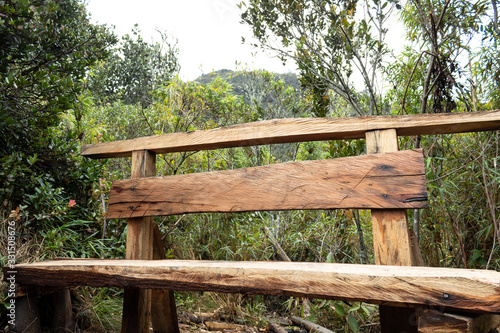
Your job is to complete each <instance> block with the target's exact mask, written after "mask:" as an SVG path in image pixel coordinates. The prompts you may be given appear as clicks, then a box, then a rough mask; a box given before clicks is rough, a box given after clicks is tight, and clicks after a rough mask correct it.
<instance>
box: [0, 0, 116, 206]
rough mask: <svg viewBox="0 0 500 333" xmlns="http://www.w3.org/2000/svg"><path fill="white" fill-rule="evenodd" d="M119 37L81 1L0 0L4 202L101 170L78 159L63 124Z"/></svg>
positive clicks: (82, 190)
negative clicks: (85, 82) (98, 22)
mask: <svg viewBox="0 0 500 333" xmlns="http://www.w3.org/2000/svg"><path fill="white" fill-rule="evenodd" d="M114 42H115V37H114V36H113V35H112V34H111V33H110V32H108V30H107V29H106V28H105V27H104V26H98V25H93V24H91V23H90V22H89V18H88V15H87V12H86V10H85V7H84V6H83V5H82V4H80V3H79V2H78V1H77V0H64V1H55V0H39V1H15V0H6V1H2V2H0V44H1V45H2V47H1V48H0V132H1V133H2V134H1V136H0V163H2V165H3V166H4V168H3V170H2V172H1V173H0V197H1V202H2V203H3V204H4V205H5V206H7V207H9V206H11V205H12V206H13V207H16V206H17V205H20V204H21V203H22V202H23V200H27V198H28V197H29V195H33V193H34V191H35V190H37V189H38V190H40V188H41V187H43V188H49V187H50V188H54V189H58V188H62V187H64V186H67V188H71V187H72V186H74V185H72V184H76V183H77V182H76V181H73V182H72V181H71V180H70V178H71V177H69V175H70V174H74V173H78V172H80V173H81V176H82V177H81V178H80V179H81V180H83V179H87V180H88V179H89V178H92V177H94V176H95V173H93V176H90V171H88V170H80V169H79V165H82V164H81V163H79V162H78V161H76V160H75V159H73V155H72V154H74V153H75V150H76V149H77V148H76V146H75V143H74V142H73V140H74V139H75V138H76V135H74V134H73V133H71V131H69V130H65V131H60V130H59V128H58V127H57V125H58V124H59V122H60V116H61V115H63V114H64V113H65V112H67V111H68V110H70V109H72V108H73V107H74V106H75V104H76V103H77V101H78V96H79V95H80V94H81V92H82V90H83V86H82V85H81V80H82V79H83V78H84V76H85V74H86V73H87V71H88V69H89V68H90V66H92V65H93V64H95V63H96V62H97V61H99V60H102V59H104V58H105V57H106V55H107V53H108V52H107V48H108V47H109V46H110V45H112V44H113V43H114ZM78 170H80V171H78ZM92 172H93V171H92ZM88 185H89V184H88V183H86V185H85V186H88ZM41 191H43V190H41ZM61 191H62V190H61ZM76 191H77V192H78V193H80V194H81V193H85V188H84V187H81V188H79V189H77V190H76ZM77 192H74V193H75V195H76V193H77ZM61 193H62V192H61ZM66 195H67V194H64V195H61V198H63V197H66ZM83 195H84V196H85V195H86V194H83ZM30 208H33V209H35V207H30ZM7 209H8V208H7Z"/></svg>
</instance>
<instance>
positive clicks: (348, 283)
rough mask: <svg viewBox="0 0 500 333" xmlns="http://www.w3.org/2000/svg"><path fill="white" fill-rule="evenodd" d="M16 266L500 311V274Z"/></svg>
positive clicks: (52, 273) (142, 264)
mask: <svg viewBox="0 0 500 333" xmlns="http://www.w3.org/2000/svg"><path fill="white" fill-rule="evenodd" d="M15 270H16V271H17V274H16V282H18V283H20V284H23V285H31V284H35V285H39V286H60V287H66V286H70V287H71V286H76V285H89V286H93V287H107V286H115V287H122V288H127V287H140V288H152V289H169V290H192V291H195V290H200V291H216V292H227V293H242V294H265V295H277V296H297V297H308V298H324V299H339V300H347V301H363V302H368V303H373V304H384V305H392V306H428V307H434V308H439V309H445V308H446V309H462V310H466V311H472V312H494V313H499V312H500V273H499V272H495V271H485V270H467V269H451V268H430V267H425V268H424V267H401V266H377V265H358V264H329V263H298V262H292V263H291V262H256V261H246V262H228V261H197V260H195V261H185V260H145V261H139V260H125V259H123V260H120V259H107V260H97V259H94V260H93V259H70V260H55V261H48V262H41V263H33V264H20V265H16V266H15ZM6 275H7V274H6ZM6 275H4V276H6Z"/></svg>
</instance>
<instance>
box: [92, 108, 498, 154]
mask: <svg viewBox="0 0 500 333" xmlns="http://www.w3.org/2000/svg"><path fill="white" fill-rule="evenodd" d="M384 129H395V130H396V131H397V134H398V135H399V136H408V135H425V134H445V133H461V132H474V131H486V130H498V129H500V110H495V111H483V112H466V113H441V114H424V115H407V116H366V117H354V118H299V119H275V120H266V121H261V122H255V123H247V124H241V125H234V126H230V127H225V128H219V129H211V130H203V131H194V132H185V133H172V134H166V135H158V136H150V137H142V138H137V139H133V140H123V141H115V142H105V143H99V144H93V145H85V146H83V147H82V155H83V156H86V157H90V158H111V157H130V156H131V154H132V151H134V150H142V149H147V150H150V151H152V152H154V153H156V154H160V153H171V152H180V151H195V150H209V149H218V148H229V147H243V146H252V145H264V144H274V143H289V142H304V141H317V140H338V139H361V138H364V137H365V133H366V132H368V131H375V130H384Z"/></svg>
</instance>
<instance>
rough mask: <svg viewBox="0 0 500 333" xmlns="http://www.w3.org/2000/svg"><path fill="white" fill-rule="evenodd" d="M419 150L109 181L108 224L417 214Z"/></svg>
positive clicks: (421, 194)
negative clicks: (268, 215)
mask: <svg viewBox="0 0 500 333" xmlns="http://www.w3.org/2000/svg"><path fill="white" fill-rule="evenodd" d="M426 199H427V189H426V183H425V168H424V159H423V154H422V150H407V151H402V152H395V153H388V154H380V155H365V156H356V157H346V158H338V159H330V160H321V161H304V162H291V163H281V164H274V165H268V166H261V167H253V168H247V169H236V170H227V171H217V172H206V173H198V174H186V175H177V176H169V177H162V178H142V179H130V180H118V181H116V182H114V183H113V186H112V188H111V194H110V199H109V202H108V203H109V208H108V213H107V217H108V218H129V217H138V216H154V215H174V214H183V213H199V212H243V211H264V210H290V209H333V208H365V209H366V208H416V207H419V208H422V207H426Z"/></svg>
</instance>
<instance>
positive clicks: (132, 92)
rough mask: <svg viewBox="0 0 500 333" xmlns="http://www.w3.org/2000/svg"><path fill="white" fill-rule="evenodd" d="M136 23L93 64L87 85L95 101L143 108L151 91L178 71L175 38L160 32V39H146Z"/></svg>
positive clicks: (147, 103)
mask: <svg viewBox="0 0 500 333" xmlns="http://www.w3.org/2000/svg"><path fill="white" fill-rule="evenodd" d="M140 33H141V32H140V29H139V27H138V26H137V25H135V26H134V28H133V29H132V35H128V34H127V35H125V36H123V37H122V41H121V43H120V45H119V47H117V48H115V49H113V50H112V53H111V56H110V57H108V59H107V60H106V61H104V62H100V63H98V64H97V66H95V67H94V68H93V71H92V72H91V73H90V76H89V79H88V89H89V90H90V92H91V96H92V98H93V99H94V101H95V102H96V103H97V104H103V103H113V102H115V101H117V100H121V101H123V103H125V104H127V105H128V104H137V103H139V104H140V105H141V106H142V107H143V108H145V107H147V106H149V105H150V104H151V103H152V102H153V99H152V96H151V92H152V91H154V90H156V89H157V88H158V87H160V86H161V85H166V84H167V83H168V81H170V80H171V79H172V78H173V77H174V76H175V75H176V74H177V72H178V71H179V68H180V65H179V62H178V59H177V56H178V53H179V50H178V49H177V47H176V41H173V42H171V41H169V38H168V36H166V35H165V34H164V33H161V32H159V33H160V34H161V37H162V42H161V43H151V44H150V43H148V42H145V41H144V40H143V38H142V37H141V35H140Z"/></svg>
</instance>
